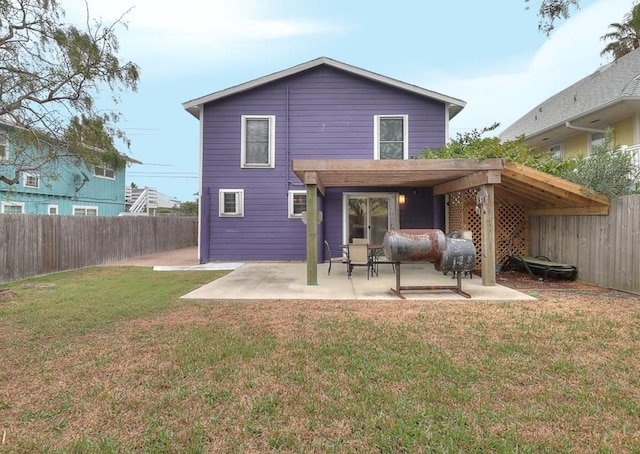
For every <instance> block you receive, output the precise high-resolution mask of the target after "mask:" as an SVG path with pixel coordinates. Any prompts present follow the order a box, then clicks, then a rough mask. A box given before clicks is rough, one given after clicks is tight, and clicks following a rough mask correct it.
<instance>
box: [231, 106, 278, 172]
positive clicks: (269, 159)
mask: <svg viewBox="0 0 640 454" xmlns="http://www.w3.org/2000/svg"><path fill="white" fill-rule="evenodd" d="M275 129H276V117H275V116H273V115H260V116H259V115H243V116H242V123H241V126H240V136H241V139H240V140H241V144H240V154H241V167H243V168H250V167H258V168H264V167H268V168H271V167H275V149H276V146H275V136H276V134H275Z"/></svg>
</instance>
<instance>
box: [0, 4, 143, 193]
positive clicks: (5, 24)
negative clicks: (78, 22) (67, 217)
mask: <svg viewBox="0 0 640 454" xmlns="http://www.w3.org/2000/svg"><path fill="white" fill-rule="evenodd" d="M64 18H65V12H64V10H63V9H62V7H61V6H60V4H59V2H58V1H57V0H20V1H17V0H0V122H2V123H3V124H4V126H5V127H4V128H3V129H4V131H0V132H2V133H3V135H4V136H5V137H8V136H10V145H11V146H10V152H9V158H8V160H5V161H3V162H2V164H0V181H3V182H5V183H6V184H8V185H13V184H15V183H17V182H18V181H19V180H20V173H21V172H23V171H27V170H37V169H42V168H43V167H44V166H45V165H46V164H49V163H53V162H56V161H58V160H60V159H61V158H62V157H63V156H72V157H77V158H79V159H81V160H83V161H84V162H86V163H87V164H93V163H103V164H109V165H111V166H112V167H114V168H122V167H123V166H124V165H125V159H124V157H123V156H122V155H121V154H120V153H118V152H117V150H116V146H115V143H116V141H121V142H122V143H124V144H125V146H127V147H128V146H129V141H128V139H127V137H126V135H125V134H124V132H123V131H122V130H120V129H118V128H117V127H116V126H115V124H116V123H117V122H118V119H119V114H118V113H117V112H115V111H107V112H105V111H102V110H100V111H99V110H98V108H97V107H96V105H95V102H94V99H95V97H96V96H97V95H98V94H99V93H100V92H101V91H108V92H109V93H110V94H111V99H112V102H113V104H117V103H118V102H119V101H120V94H121V93H122V92H123V91H124V90H132V91H136V90H137V84H138V80H139V74H140V73H139V68H138V66H137V65H136V64H134V63H132V62H121V61H120V60H119V58H118V55H117V54H118V51H119V44H118V39H117V37H116V34H115V30H116V28H117V27H118V26H122V25H125V24H124V22H123V20H122V19H123V17H121V18H120V19H118V20H117V21H115V22H114V23H112V24H103V23H102V22H100V21H97V20H92V19H91V18H90V16H89V10H88V6H87V8H86V25H85V26H84V27H83V28H78V27H77V26H75V25H71V24H66V23H64Z"/></svg>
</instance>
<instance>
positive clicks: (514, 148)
mask: <svg viewBox="0 0 640 454" xmlns="http://www.w3.org/2000/svg"><path fill="white" fill-rule="evenodd" d="M498 126H499V123H494V124H493V125H491V126H489V127H486V128H483V129H481V130H479V131H478V130H477V129H474V130H472V131H471V132H467V133H464V134H457V135H456V137H455V139H453V140H451V141H450V142H449V143H448V144H446V145H445V146H444V147H442V148H426V149H425V150H424V155H423V157H424V158H426V159H479V160H481V159H489V158H502V159H505V160H507V161H510V162H516V163H518V164H523V165H526V166H529V167H533V168H534V169H538V170H540V171H543V172H546V173H550V174H552V175H559V174H560V173H561V172H562V171H563V167H565V166H567V165H571V164H570V163H565V162H564V161H562V160H561V159H558V158H554V157H553V156H552V155H551V153H542V152H539V151H537V150H536V149H535V148H530V147H528V146H527V145H526V144H525V142H524V137H520V138H518V139H516V140H511V141H506V142H500V139H499V138H498V137H482V136H483V135H484V134H486V133H487V132H491V131H493V130H494V129H496V128H497V127H498Z"/></svg>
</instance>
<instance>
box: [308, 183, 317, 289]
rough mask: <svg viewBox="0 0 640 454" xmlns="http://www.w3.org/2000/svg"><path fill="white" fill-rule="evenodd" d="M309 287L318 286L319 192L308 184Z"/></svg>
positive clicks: (312, 185) (315, 187)
mask: <svg viewBox="0 0 640 454" xmlns="http://www.w3.org/2000/svg"><path fill="white" fill-rule="evenodd" d="M307 285H318V191H317V185H315V184H307Z"/></svg>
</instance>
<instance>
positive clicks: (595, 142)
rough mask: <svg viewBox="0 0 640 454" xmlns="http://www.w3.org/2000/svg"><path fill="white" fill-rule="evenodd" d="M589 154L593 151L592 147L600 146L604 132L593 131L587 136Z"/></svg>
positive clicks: (603, 139) (603, 138)
mask: <svg viewBox="0 0 640 454" xmlns="http://www.w3.org/2000/svg"><path fill="white" fill-rule="evenodd" d="M589 139H590V140H589V154H591V153H593V149H594V148H595V147H597V146H600V145H602V144H603V143H604V141H605V134H604V132H593V133H591V136H590V137H589Z"/></svg>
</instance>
